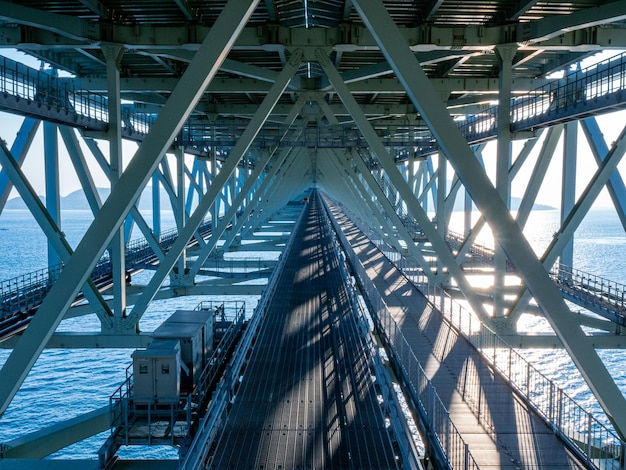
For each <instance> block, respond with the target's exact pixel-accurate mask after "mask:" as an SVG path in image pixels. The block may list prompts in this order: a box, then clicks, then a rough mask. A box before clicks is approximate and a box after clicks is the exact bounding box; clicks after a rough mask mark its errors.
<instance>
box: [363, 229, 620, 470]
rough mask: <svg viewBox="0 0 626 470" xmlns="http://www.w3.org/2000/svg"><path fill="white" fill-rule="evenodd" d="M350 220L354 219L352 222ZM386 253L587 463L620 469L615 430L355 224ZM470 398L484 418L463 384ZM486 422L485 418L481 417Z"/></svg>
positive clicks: (413, 265) (480, 402) (482, 406)
mask: <svg viewBox="0 0 626 470" xmlns="http://www.w3.org/2000/svg"><path fill="white" fill-rule="evenodd" d="M355 223H356V222H355ZM360 229H361V230H362V231H363V233H365V235H366V236H368V238H370V240H372V241H373V242H374V243H375V244H376V245H377V246H378V248H379V249H380V250H381V251H382V252H383V253H384V254H385V256H387V258H388V259H389V260H390V261H391V262H392V263H393V264H394V265H395V266H396V267H397V268H398V269H400V271H402V272H403V273H404V275H405V276H406V278H407V279H408V280H409V281H410V282H411V283H412V284H413V285H414V286H415V287H417V288H418V289H419V290H420V291H421V292H422V293H423V294H424V295H425V296H426V297H427V298H428V301H429V302H430V303H431V305H432V306H433V307H434V308H435V309H437V310H438V311H440V312H441V314H442V315H443V317H444V318H445V319H446V320H447V321H448V322H449V324H450V325H451V326H452V327H453V328H454V329H455V330H456V331H457V333H458V334H460V335H463V336H464V337H465V338H467V340H468V341H469V342H470V343H471V344H472V345H473V346H474V347H475V348H476V350H477V351H479V352H480V353H481V355H482V357H483V358H484V359H485V360H486V361H487V362H488V363H490V364H491V365H492V366H493V367H494V368H495V370H497V371H498V373H500V374H501V375H502V376H503V377H504V378H505V379H506V380H508V382H509V384H510V385H511V386H512V387H513V388H514V389H515V390H516V391H517V392H518V393H519V395H520V396H521V397H522V398H524V400H525V401H526V402H527V403H528V404H529V405H530V406H532V407H533V409H535V411H536V412H537V413H538V414H539V415H540V416H542V417H543V419H545V421H546V422H547V423H549V424H550V426H551V427H552V428H553V429H554V431H555V432H556V433H557V434H558V435H559V436H560V437H561V438H562V439H563V440H564V442H566V443H567V444H568V446H569V447H570V448H571V449H572V450H574V451H575V452H577V453H578V454H579V455H580V456H581V458H582V459H583V460H584V461H585V462H586V463H587V464H588V465H590V466H592V467H593V468H597V469H600V468H602V469H610V468H615V469H623V468H625V467H624V463H623V461H624V457H625V456H626V455H624V453H625V450H626V447H625V446H626V443H625V442H624V441H622V440H621V439H620V437H619V436H618V435H617V433H616V432H615V431H614V430H613V429H612V428H611V427H610V425H608V424H605V423H603V422H601V421H600V420H598V419H597V418H596V417H595V416H593V414H591V413H590V412H589V411H587V410H585V409H584V408H583V407H582V406H581V405H579V404H578V403H576V401H575V400H574V399H572V398H571V397H570V396H569V395H568V394H567V393H566V392H564V391H563V390H562V389H561V388H560V387H559V386H558V385H556V383H555V382H554V381H552V380H550V379H549V378H548V377H546V376H545V375H544V374H543V373H541V372H540V371H539V370H538V369H537V368H535V367H534V366H533V365H532V364H531V363H530V362H528V361H527V360H526V359H525V358H524V357H523V356H522V355H521V354H519V353H518V352H517V351H515V350H514V349H513V348H512V347H510V346H509V345H508V344H506V342H505V341H504V340H503V339H501V338H500V337H498V336H497V334H496V333H495V332H494V331H493V330H491V329H490V328H489V327H488V326H487V325H485V324H484V323H482V322H481V321H480V320H479V319H478V318H477V317H476V316H475V315H474V314H473V313H471V312H470V311H468V310H467V309H465V308H464V307H463V306H461V305H460V304H459V303H457V302H455V301H454V299H452V297H450V296H449V295H448V294H447V293H446V292H445V290H444V289H443V288H442V287H440V286H435V285H433V284H432V283H430V282H429V280H428V278H427V277H426V275H424V273H423V272H422V270H421V268H420V267H419V266H418V265H417V264H416V263H414V262H410V261H409V260H407V259H406V258H404V257H402V256H399V254H398V253H397V252H396V251H395V250H394V249H393V248H392V247H390V246H389V245H386V244H385V243H384V242H383V241H382V240H377V239H376V238H377V237H375V236H374V234H373V233H372V232H371V231H369V230H368V229H367V228H365V227H360ZM460 392H461V393H463V394H464V396H465V398H466V399H467V401H468V403H473V405H474V409H475V411H476V413H477V416H479V417H481V418H482V419H483V420H484V419H488V417H487V416H488V415H487V414H486V413H485V411H486V405H487V404H486V403H484V400H482V399H481V396H480V395H475V396H473V395H471V394H469V393H468V392H470V390H469V389H464V390H460ZM486 425H487V426H488V425H489V423H486Z"/></svg>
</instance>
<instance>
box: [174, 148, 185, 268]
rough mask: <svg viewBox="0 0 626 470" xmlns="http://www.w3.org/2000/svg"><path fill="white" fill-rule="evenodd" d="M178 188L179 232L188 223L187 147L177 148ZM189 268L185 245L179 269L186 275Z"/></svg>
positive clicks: (177, 220)
mask: <svg viewBox="0 0 626 470" xmlns="http://www.w3.org/2000/svg"><path fill="white" fill-rule="evenodd" d="M176 189H177V194H178V205H177V206H176V207H175V208H174V210H175V211H176V213H175V218H176V227H177V228H178V233H181V232H182V231H183V227H184V226H185V223H187V212H186V207H187V205H186V204H185V148H184V147H182V146H181V147H179V148H178V149H176ZM186 270H187V247H184V248H183V250H182V252H181V253H180V257H179V258H178V262H177V271H178V274H179V277H178V279H181V278H180V276H184V275H185V272H186Z"/></svg>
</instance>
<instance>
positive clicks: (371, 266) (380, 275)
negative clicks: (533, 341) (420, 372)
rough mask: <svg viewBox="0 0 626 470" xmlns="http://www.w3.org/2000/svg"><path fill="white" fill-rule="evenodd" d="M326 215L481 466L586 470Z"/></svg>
mask: <svg viewBox="0 0 626 470" xmlns="http://www.w3.org/2000/svg"><path fill="white" fill-rule="evenodd" d="M331 210H332V211H333V214H334V216H335V217H336V219H337V220H338V221H339V223H340V224H341V226H342V230H343V232H344V234H345V235H346V237H347V239H348V242H349V243H350V246H351V247H352V249H353V250H354V251H355V252H356V253H357V255H358V257H359V259H360V261H361V263H362V264H363V266H364V267H365V268H366V270H367V273H368V276H369V277H370V278H371V279H372V280H373V282H374V283H375V285H376V287H377V289H378V291H379V292H380V293H381V295H382V296H383V298H384V300H385V303H386V304H387V306H388V308H389V310H390V312H391V315H392V316H393V318H394V320H395V321H396V323H397V324H398V325H399V326H400V328H401V330H402V332H403V334H404V336H405V337H406V338H407V340H408V342H409V344H410V345H411V348H412V350H413V352H414V353H415V355H416V357H417V359H418V360H419V361H420V363H421V364H422V367H423V368H424V370H425V372H426V374H427V375H428V377H429V378H430V380H431V381H432V383H433V385H434V386H435V388H436V390H437V393H438V394H439V396H440V398H441V399H442V400H443V403H444V406H445V407H446V408H447V409H448V411H449V413H450V416H451V419H452V422H453V423H454V424H455V426H456V427H457V428H458V429H459V431H460V433H461V434H462V436H463V439H464V440H465V442H466V443H468V445H469V449H470V451H471V452H472V454H473V455H474V457H475V458H476V460H477V463H478V465H479V467H480V468H481V469H496V468H502V469H582V468H586V466H585V465H583V464H582V463H581V462H580V461H579V460H578V459H577V457H576V456H575V455H573V454H572V452H571V451H570V450H569V449H568V448H567V447H566V446H565V444H564V443H563V441H561V440H560V439H559V438H558V437H557V436H556V435H555V434H554V433H553V432H552V430H551V428H550V427H549V426H547V425H546V424H545V422H544V421H543V420H541V419H540V418H539V417H538V416H537V414H536V413H535V412H534V410H532V409H530V408H528V406H527V405H526V404H525V403H524V402H523V401H522V400H521V399H520V398H518V397H517V396H516V395H515V394H514V393H513V392H512V389H511V388H510V387H509V385H508V384H507V383H506V382H505V381H504V380H503V379H502V378H501V377H500V376H499V375H497V374H494V373H493V371H492V370H491V369H490V368H489V367H488V366H487V365H486V364H485V363H484V362H483V361H482V360H481V358H480V356H479V354H478V352H477V351H476V350H475V349H474V348H473V347H472V346H471V345H470V344H469V343H468V342H467V341H466V340H465V339H464V338H463V337H460V336H458V335H457V334H456V332H455V331H454V330H453V329H452V328H449V327H448V326H447V324H446V323H445V322H443V321H442V319H441V314H440V313H439V312H438V311H436V310H433V309H432V308H430V307H429V306H428V304H427V303H426V300H425V298H424V296H423V295H422V294H421V293H420V292H419V291H418V290H417V289H416V288H415V287H413V286H412V285H411V284H410V283H409V282H408V281H407V280H406V278H405V277H404V276H403V275H402V273H401V272H400V271H398V270H397V269H396V268H395V266H394V265H393V264H392V263H391V262H389V261H388V260H387V258H386V257H385V256H384V255H383V254H382V253H381V252H380V251H379V250H378V249H377V248H376V247H375V246H374V245H373V244H372V243H371V242H370V241H369V239H368V238H367V237H365V235H364V234H363V233H362V232H361V231H360V230H359V229H358V228H357V227H356V226H355V225H354V224H353V223H352V222H351V221H350V220H349V219H348V218H347V217H346V216H345V215H344V214H343V213H342V212H341V211H340V210H339V209H338V208H337V207H331ZM477 396H478V397H480V399H481V400H483V402H482V405H481V408H480V409H481V413H480V414H478V413H477V411H476V410H477V409H478V408H477V406H476V403H471V402H470V400H468V397H477Z"/></svg>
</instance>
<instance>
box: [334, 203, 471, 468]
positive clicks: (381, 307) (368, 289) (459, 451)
mask: <svg viewBox="0 0 626 470" xmlns="http://www.w3.org/2000/svg"><path fill="white" fill-rule="evenodd" d="M326 208H327V212H330V210H329V209H328V206H326ZM329 218H330V219H331V221H332V223H333V225H334V227H335V232H336V233H337V236H338V238H339V240H340V241H341V244H342V247H343V250H344V252H345V253H346V255H347V257H348V259H349V260H350V264H351V266H352V269H353V270H354V274H355V276H356V278H357V280H358V282H359V285H360V286H361V289H362V292H363V293H364V294H365V296H366V298H367V300H368V303H369V307H370V311H371V312H372V313H373V314H374V320H375V321H376V322H377V323H378V325H379V328H380V331H381V333H382V334H383V337H384V339H385V340H386V342H387V343H388V345H389V346H390V348H391V351H392V353H393V356H394V357H395V359H396V363H397V364H398V366H399V367H400V368H401V372H402V376H403V379H404V382H405V385H406V386H407V387H408V390H409V395H410V397H411V399H412V402H413V406H414V409H415V410H416V411H417V412H418V413H419V415H420V416H421V422H422V424H423V426H424V427H425V429H423V431H424V434H425V435H427V436H434V437H435V441H434V442H432V444H434V447H433V450H435V451H436V452H437V453H438V454H439V459H440V460H441V461H443V463H444V464H445V465H447V466H448V467H449V468H462V469H470V470H471V469H478V468H479V466H478V464H477V463H476V459H475V458H474V456H473V455H472V453H471V451H470V449H469V445H468V444H467V443H466V442H465V440H464V439H463V437H462V436H461V433H460V432H459V430H458V429H457V427H456V426H455V424H454V422H453V421H452V420H451V419H450V413H449V412H448V410H447V409H446V407H445V405H444V404H443V402H442V400H441V399H440V398H439V395H438V394H437V390H436V389H435V387H434V386H433V384H432V382H431V381H430V379H429V378H428V376H427V375H426V372H424V369H423V368H422V365H421V363H420V361H419V360H418V359H417V357H416V356H415V353H414V352H413V350H412V348H411V346H410V345H409V343H408V342H407V340H406V338H405V337H404V335H403V333H402V331H401V329H400V327H398V325H397V324H396V322H395V320H394V319H393V317H392V316H391V314H390V312H389V310H388V309H387V306H386V305H385V302H384V300H383V299H382V297H381V295H380V293H379V292H378V290H377V289H376V286H375V285H374V283H373V282H372V280H371V279H370V278H369V276H368V275H367V272H366V271H365V268H364V267H363V265H362V264H361V262H360V261H359V259H358V258H357V256H356V253H355V252H354V250H353V249H352V247H351V246H350V244H349V242H348V240H347V239H346V237H345V235H344V234H343V232H342V230H341V227H340V226H339V225H338V222H337V221H336V219H335V218H334V217H333V216H332V214H330V213H329Z"/></svg>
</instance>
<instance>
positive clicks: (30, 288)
mask: <svg viewBox="0 0 626 470" xmlns="http://www.w3.org/2000/svg"><path fill="white" fill-rule="evenodd" d="M198 231H199V232H200V234H201V235H202V236H206V235H208V234H209V233H210V232H211V222H208V221H205V222H204V223H203V224H202V225H200V227H199V228H198ZM176 237H178V229H177V228H172V229H169V230H167V231H165V232H162V234H161V236H160V237H159V244H160V245H161V248H162V249H163V251H165V252H167V250H168V249H169V248H170V247H171V246H172V245H173V243H174V241H175V240H176ZM125 260H126V265H127V267H131V268H132V267H135V266H142V267H143V266H145V265H147V264H149V263H151V262H154V261H156V255H155V253H154V251H153V250H152V247H151V246H150V245H149V244H148V241H147V240H146V239H145V238H140V239H137V240H131V241H130V242H129V243H128V244H127V248H126V252H125ZM62 270H63V264H58V265H55V266H51V267H49V268H43V269H38V270H35V271H33V272H30V273H26V274H22V275H20V276H16V277H13V278H10V279H7V280H4V281H0V321H1V320H2V318H3V315H5V314H8V315H10V314H11V313H13V312H14V311H17V310H20V309H22V308H31V307H33V306H35V305H37V304H38V303H39V302H41V301H42V300H43V298H44V297H45V296H46V295H47V294H48V291H49V290H50V289H51V288H52V284H54V281H55V280H56V279H57V278H58V277H59V274H60V273H61V271H62ZM111 270H112V268H111V260H110V258H109V254H108V252H105V253H104V254H103V255H102V257H101V258H100V260H99V261H98V263H97V264H96V266H95V267H94V269H93V271H92V273H91V279H92V280H93V281H94V282H96V283H98V282H99V281H100V280H103V279H104V280H108V279H109V278H110V275H111V272H112V271H111Z"/></svg>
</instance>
